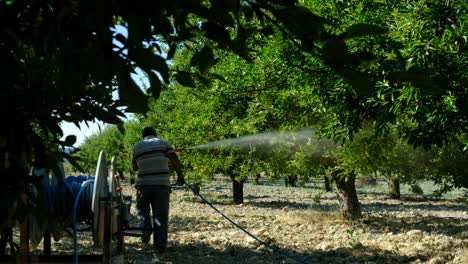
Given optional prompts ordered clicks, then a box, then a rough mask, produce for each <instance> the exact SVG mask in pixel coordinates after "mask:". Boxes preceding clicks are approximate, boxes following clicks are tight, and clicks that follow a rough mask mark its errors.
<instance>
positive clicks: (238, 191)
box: [232, 178, 244, 204]
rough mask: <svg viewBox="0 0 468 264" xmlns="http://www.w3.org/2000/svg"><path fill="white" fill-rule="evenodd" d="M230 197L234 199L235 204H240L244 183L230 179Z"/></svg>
mask: <svg viewBox="0 0 468 264" xmlns="http://www.w3.org/2000/svg"><path fill="white" fill-rule="evenodd" d="M232 197H233V198H234V203H235V204H241V203H243V202H244V181H243V180H242V181H237V180H236V179H235V178H232Z"/></svg>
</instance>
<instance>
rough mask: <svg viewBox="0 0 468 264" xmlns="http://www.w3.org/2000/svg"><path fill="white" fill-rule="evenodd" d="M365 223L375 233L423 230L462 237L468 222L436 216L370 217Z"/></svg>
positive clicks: (461, 219)
mask: <svg viewBox="0 0 468 264" xmlns="http://www.w3.org/2000/svg"><path fill="white" fill-rule="evenodd" d="M364 223H365V224H366V225H367V226H368V227H369V228H370V230H371V232H373V233H382V234H383V233H388V232H392V233H394V234H399V233H406V232H408V231H410V230H421V231H424V232H427V233H431V234H442V235H447V236H460V235H466V234H467V231H468V229H467V226H468V220H467V219H463V218H449V217H436V216H425V217H423V216H414V217H394V216H390V215H382V216H370V217H369V218H368V219H367V220H366V221H364Z"/></svg>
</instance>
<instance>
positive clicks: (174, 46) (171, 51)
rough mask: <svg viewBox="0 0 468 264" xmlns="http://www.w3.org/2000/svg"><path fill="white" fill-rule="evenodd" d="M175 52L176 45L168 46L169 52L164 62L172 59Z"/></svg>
mask: <svg viewBox="0 0 468 264" xmlns="http://www.w3.org/2000/svg"><path fill="white" fill-rule="evenodd" d="M176 51H177V45H176V44H174V43H172V44H169V51H168V52H167V56H166V60H172V58H174V55H175V53H176Z"/></svg>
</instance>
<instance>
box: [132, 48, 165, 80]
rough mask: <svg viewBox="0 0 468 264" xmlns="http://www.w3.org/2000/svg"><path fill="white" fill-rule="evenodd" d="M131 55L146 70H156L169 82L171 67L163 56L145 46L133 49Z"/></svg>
mask: <svg viewBox="0 0 468 264" xmlns="http://www.w3.org/2000/svg"><path fill="white" fill-rule="evenodd" d="M130 56H131V58H132V59H133V60H134V61H135V62H136V63H137V65H138V66H139V67H141V68H142V69H143V70H144V71H146V72H147V73H148V72H149V71H150V70H156V71H158V72H159V74H161V77H162V78H163V80H164V81H165V82H166V83H168V82H169V67H168V66H167V63H166V60H165V59H164V58H163V57H161V56H159V55H156V54H154V53H153V52H151V51H150V50H148V49H145V48H134V49H132V50H131V53H130Z"/></svg>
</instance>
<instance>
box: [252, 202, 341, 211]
mask: <svg viewBox="0 0 468 264" xmlns="http://www.w3.org/2000/svg"><path fill="white" fill-rule="evenodd" d="M246 204H247V205H250V206H255V207H259V208H268V209H283V208H289V209H310V210H316V211H323V212H332V211H336V210H338V205H337V204H310V203H299V202H288V201H249V202H248V203H246Z"/></svg>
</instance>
